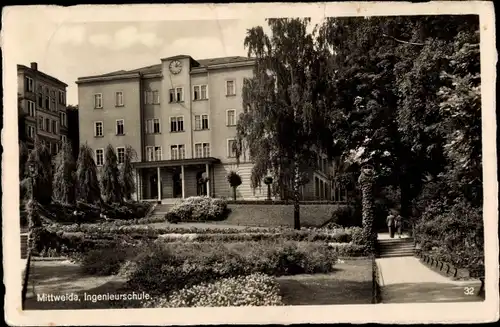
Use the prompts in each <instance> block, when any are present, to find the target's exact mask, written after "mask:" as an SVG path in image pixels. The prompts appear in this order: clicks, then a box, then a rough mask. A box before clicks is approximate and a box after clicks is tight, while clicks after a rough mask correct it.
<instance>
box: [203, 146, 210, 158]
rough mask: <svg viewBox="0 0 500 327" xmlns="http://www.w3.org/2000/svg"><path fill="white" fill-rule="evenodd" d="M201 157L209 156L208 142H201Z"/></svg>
mask: <svg viewBox="0 0 500 327" xmlns="http://www.w3.org/2000/svg"><path fill="white" fill-rule="evenodd" d="M203 157H204V158H208V157H210V143H203Z"/></svg>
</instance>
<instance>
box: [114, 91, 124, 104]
mask: <svg viewBox="0 0 500 327" xmlns="http://www.w3.org/2000/svg"><path fill="white" fill-rule="evenodd" d="M115 105H116V106H117V107H123V92H121V91H120V92H116V93H115Z"/></svg>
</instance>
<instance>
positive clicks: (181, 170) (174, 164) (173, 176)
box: [132, 157, 220, 203]
mask: <svg viewBox="0 0 500 327" xmlns="http://www.w3.org/2000/svg"><path fill="white" fill-rule="evenodd" d="M218 163H220V160H219V159H217V158H212V157H209V158H197V159H181V160H159V161H141V162H134V163H133V164H132V165H133V167H134V169H135V172H136V182H137V190H136V199H137V200H138V201H144V200H150V201H158V202H159V203H161V201H162V199H184V198H187V197H190V196H197V195H198V196H200V195H206V196H213V191H214V185H213V184H214V183H213V180H214V178H213V171H214V169H213V166H214V165H215V164H218Z"/></svg>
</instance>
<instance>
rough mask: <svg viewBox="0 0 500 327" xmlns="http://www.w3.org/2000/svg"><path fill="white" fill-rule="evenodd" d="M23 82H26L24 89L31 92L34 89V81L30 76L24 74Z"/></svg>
mask: <svg viewBox="0 0 500 327" xmlns="http://www.w3.org/2000/svg"><path fill="white" fill-rule="evenodd" d="M25 82H26V84H25V89H26V91H27V92H33V91H34V89H35V82H34V81H33V79H32V78H31V77H28V76H26V77H25Z"/></svg>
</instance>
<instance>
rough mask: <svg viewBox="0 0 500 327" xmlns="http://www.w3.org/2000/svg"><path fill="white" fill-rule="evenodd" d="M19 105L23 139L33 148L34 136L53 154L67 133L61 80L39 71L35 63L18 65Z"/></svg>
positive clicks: (64, 91)
mask: <svg viewBox="0 0 500 327" xmlns="http://www.w3.org/2000/svg"><path fill="white" fill-rule="evenodd" d="M17 79H18V89H17V95H18V104H19V108H18V110H19V116H20V119H21V121H20V123H23V133H25V135H24V138H23V139H24V140H25V141H26V144H27V146H28V148H33V145H34V141H35V139H37V138H38V139H40V140H41V141H42V142H44V143H45V144H46V145H47V147H48V148H49V150H50V151H51V153H52V154H56V153H57V152H58V151H59V148H60V146H61V141H63V140H65V139H66V138H67V135H68V119H67V114H66V87H67V86H68V85H67V84H65V83H64V82H62V81H60V80H58V79H57V78H55V77H53V76H50V75H48V74H45V73H43V72H41V71H39V70H38V65H37V63H36V62H32V63H31V65H30V67H27V66H24V65H17Z"/></svg>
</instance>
